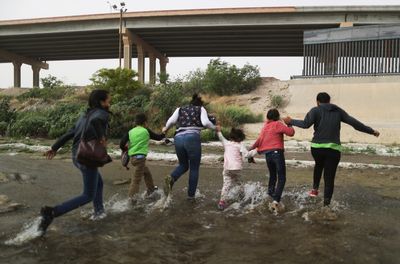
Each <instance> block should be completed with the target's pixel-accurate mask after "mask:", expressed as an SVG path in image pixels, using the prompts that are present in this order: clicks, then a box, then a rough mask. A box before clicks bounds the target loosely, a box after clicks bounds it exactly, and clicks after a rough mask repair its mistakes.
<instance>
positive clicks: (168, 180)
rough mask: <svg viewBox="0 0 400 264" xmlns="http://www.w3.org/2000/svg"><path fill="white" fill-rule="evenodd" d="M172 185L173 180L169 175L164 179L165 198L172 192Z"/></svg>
mask: <svg viewBox="0 0 400 264" xmlns="http://www.w3.org/2000/svg"><path fill="white" fill-rule="evenodd" d="M173 185H174V179H173V178H172V176H171V175H167V177H165V179H164V193H165V196H168V195H169V194H170V192H171V191H172V186H173Z"/></svg>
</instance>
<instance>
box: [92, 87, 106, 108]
mask: <svg viewBox="0 0 400 264" xmlns="http://www.w3.org/2000/svg"><path fill="white" fill-rule="evenodd" d="M108 95H109V92H108V91H106V90H93V91H92V92H91V93H90V95H89V108H90V109H94V108H103V107H102V106H101V102H102V101H105V100H107V97H108Z"/></svg>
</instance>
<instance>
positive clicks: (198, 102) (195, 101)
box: [190, 94, 204, 106]
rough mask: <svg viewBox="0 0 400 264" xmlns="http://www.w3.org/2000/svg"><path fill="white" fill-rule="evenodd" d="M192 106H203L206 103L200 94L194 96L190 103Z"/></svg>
mask: <svg viewBox="0 0 400 264" xmlns="http://www.w3.org/2000/svg"><path fill="white" fill-rule="evenodd" d="M190 104H191V105H195V106H203V104H204V103H203V100H202V99H201V97H200V96H199V95H198V94H194V95H193V96H192V101H190Z"/></svg>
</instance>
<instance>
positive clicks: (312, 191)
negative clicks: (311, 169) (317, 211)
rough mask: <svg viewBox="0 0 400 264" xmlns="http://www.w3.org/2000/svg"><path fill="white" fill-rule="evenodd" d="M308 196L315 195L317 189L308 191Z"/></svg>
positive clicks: (316, 194)
mask: <svg viewBox="0 0 400 264" xmlns="http://www.w3.org/2000/svg"><path fill="white" fill-rule="evenodd" d="M308 196H310V197H317V196H318V190H317V189H312V190H311V191H310V192H309V193H308Z"/></svg>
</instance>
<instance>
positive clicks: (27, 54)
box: [0, 6, 400, 86]
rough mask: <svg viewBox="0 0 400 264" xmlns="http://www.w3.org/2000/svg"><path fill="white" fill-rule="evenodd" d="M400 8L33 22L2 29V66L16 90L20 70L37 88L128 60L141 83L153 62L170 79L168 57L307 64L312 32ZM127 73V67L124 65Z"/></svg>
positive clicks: (390, 14)
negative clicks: (87, 62)
mask: <svg viewBox="0 0 400 264" xmlns="http://www.w3.org/2000/svg"><path fill="white" fill-rule="evenodd" d="M399 12H400V6H392V7H390V6H373V7H372V6H371V7H368V6H359V7H279V8H267V7H261V8H237V9H235V8H233V9H204V10H179V11H152V12H132V13H126V14H124V16H123V26H122V30H121V34H119V32H120V29H119V28H120V19H119V14H102V15H87V16H72V17H58V18H42V19H31V20H14V21H0V63H1V62H12V63H13V64H14V85H15V86H18V85H20V81H19V80H20V66H21V64H22V63H26V64H29V65H31V66H32V69H33V72H34V78H33V79H34V86H38V80H39V77H38V75H39V70H40V69H46V68H48V65H47V63H44V62H47V61H59V60H84V59H113V58H119V57H124V62H123V67H125V68H131V59H132V58H134V57H137V58H138V73H139V80H140V81H142V82H144V68H145V67H144V62H145V60H144V59H145V58H146V57H148V58H149V60H150V68H149V71H150V81H151V82H154V81H155V68H156V67H155V61H156V60H157V59H158V60H159V63H160V71H161V72H165V68H166V64H167V63H168V57H231V56H232V57H233V56H245V57H250V56H260V57H261V56H279V57H281V56H299V57H300V56H303V53H304V43H303V34H304V32H305V31H308V30H323V29H329V28H337V27H339V25H341V24H346V23H347V24H349V25H351V26H353V25H354V26H362V25H373V24H388V23H400V17H399V16H398V13H399ZM121 66H122V65H121Z"/></svg>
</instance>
